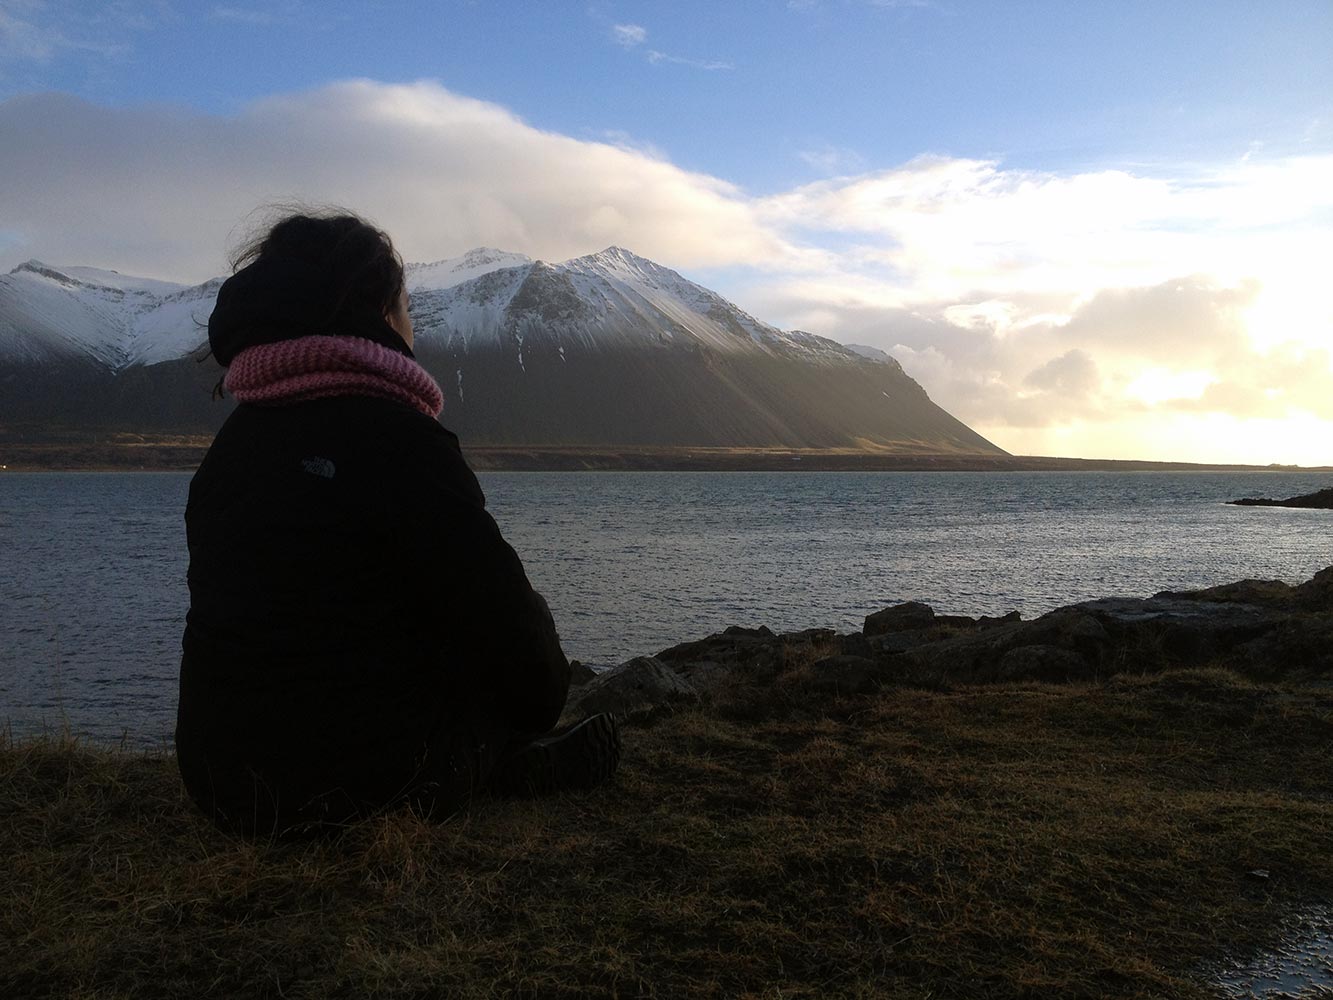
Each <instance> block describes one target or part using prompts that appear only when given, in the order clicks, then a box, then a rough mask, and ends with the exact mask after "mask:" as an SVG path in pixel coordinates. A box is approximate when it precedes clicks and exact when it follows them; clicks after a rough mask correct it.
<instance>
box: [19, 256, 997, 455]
mask: <svg viewBox="0 0 1333 1000" xmlns="http://www.w3.org/2000/svg"><path fill="white" fill-rule="evenodd" d="M221 281H222V279H220V278H219V279H214V280H211V281H208V282H205V283H203V284H200V285H189V286H187V285H178V284H173V283H170V282H163V281H155V280H152V279H145V278H133V277H127V276H125V275H121V274H118V273H117V272H115V271H104V270H97V269H95V268H83V267H64V268H57V267H51V266H48V265H45V264H42V263H41V262H38V261H29V262H28V263H26V264H22V265H20V266H19V267H17V268H15V269H14V270H13V271H12V272H10V273H9V274H7V275H3V276H0V425H3V424H11V425H12V424H15V423H24V424H28V425H34V424H40V423H42V422H50V421H60V422H64V423H66V424H70V425H78V424H87V425H90V426H108V425H117V426H119V425H124V426H125V427H126V428H127V429H128V428H130V427H144V428H146V427H148V426H152V427H154V429H168V428H170V429H180V430H187V429H188V430H196V431H197V430H205V429H211V428H213V427H216V426H217V424H218V423H220V420H221V417H222V415H223V414H224V412H225V410H226V409H227V407H219V406H217V405H213V406H209V405H208V399H207V396H206V393H205V391H204V388H205V385H206V384H207V385H208V386H211V384H212V382H214V381H216V379H217V376H218V374H219V371H218V369H217V368H216V366H215V365H213V364H212V363H211V362H209V363H208V364H207V365H202V366H201V365H200V364H198V363H197V362H196V361H194V360H192V357H194V356H198V355H199V354H200V353H201V352H199V348H200V347H202V346H203V345H204V344H205V343H206V339H207V337H206V323H207V319H208V315H209V313H210V312H211V311H212V308H213V302H214V299H215V298H216V296H217V290H218V288H219V286H220V284H221ZM407 283H408V290H409V293H410V298H411V312H412V318H413V324H414V327H415V329H416V345H415V350H416V353H417V356H418V359H419V360H420V361H421V362H422V364H423V365H425V366H426V368H427V369H428V370H430V371H431V373H432V374H433V375H434V376H435V377H436V379H437V380H438V381H439V382H440V384H441V386H442V387H443V388H444V389H445V393H446V400H447V402H446V406H445V412H444V415H443V417H442V420H443V421H444V422H445V423H446V425H448V426H449V427H451V428H452V429H453V430H455V431H456V432H458V433H459V435H460V437H461V438H462V439H463V440H464V441H465V442H471V443H475V444H481V443H492V444H502V443H503V444H589V445H592V444H596V445H631V444H660V445H672V444H682V445H713V446H749V447H756V446H758V447H762V446H787V447H863V446H867V445H871V446H894V447H902V448H910V449H911V450H915V451H929V450H940V451H975V452H995V451H998V449H995V448H994V446H993V445H991V444H990V443H989V442H988V441H985V440H984V439H983V438H981V437H979V436H978V435H976V434H975V433H973V432H972V431H971V430H970V429H968V428H967V427H965V426H964V425H963V424H961V423H959V422H958V421H957V420H955V419H954V418H953V417H951V416H949V415H948V414H947V413H945V412H944V411H943V410H941V409H939V407H937V406H935V404H934V403H932V402H930V400H929V398H928V397H927V396H926V394H925V392H924V390H922V389H921V387H920V386H919V385H917V384H916V383H915V382H914V381H912V379H910V378H909V377H908V376H907V375H906V374H905V373H904V372H903V371H902V368H901V367H900V366H899V365H898V363H897V362H896V361H894V360H893V359H892V358H891V357H889V356H888V355H887V354H884V353H883V352H873V354H872V353H871V352H872V351H873V349H866V348H849V347H845V346H843V345H842V344H839V343H836V342H835V341H833V340H829V339H827V338H824V337H819V336H816V335H814V334H810V333H805V332H802V331H782V330H779V329H777V328H776V327H774V326H771V325H770V324H768V323H765V322H763V321H762V320H759V319H756V318H755V317H753V316H751V315H749V314H748V313H746V312H744V311H743V310H741V309H740V308H738V307H737V306H736V305H734V304H733V303H731V302H728V301H727V300H726V299H724V298H722V296H720V295H718V294H717V293H716V292H713V291H710V290H709V289H707V288H704V287H703V286H701V285H698V284H695V283H694V282H692V281H689V280H688V279H686V278H684V277H682V276H681V275H680V274H678V273H677V272H675V271H673V270H671V269H669V268H666V267H663V266H662V265H660V264H656V263H654V262H653V261H650V260H647V259H646V258H643V257H639V256H637V255H636V254H633V253H631V252H630V251H628V250H625V249H622V248H620V247H609V248H607V249H606V250H603V251H601V252H600V253H594V254H589V255H587V256H584V257H578V258H575V259H573V260H568V261H565V262H563V263H558V264H548V263H545V262H543V261H539V260H533V259H531V258H529V257H526V256H524V255H522V254H515V253H508V252H505V251H501V250H494V249H490V248H480V249H477V250H473V251H470V252H469V253H467V254H464V255H463V256H462V257H457V258H452V259H449V260H441V261H435V262H433V263H424V264H409V265H407ZM73 387H77V389H74V388H73Z"/></svg>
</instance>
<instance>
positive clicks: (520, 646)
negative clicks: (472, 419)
mask: <svg viewBox="0 0 1333 1000" xmlns="http://www.w3.org/2000/svg"><path fill="white" fill-rule="evenodd" d="M437 427H438V425H437ZM438 430H439V433H438V434H432V447H431V452H432V454H431V456H430V461H429V462H427V463H426V466H425V468H421V469H419V470H418V472H419V474H420V475H421V476H422V478H423V479H424V480H425V481H424V483H423V484H422V485H423V487H424V488H423V490H422V497H421V499H422V500H423V501H424V502H423V504H422V506H421V510H422V512H423V514H424V515H425V516H424V518H423V519H422V520H421V521H420V522H419V523H420V524H421V525H422V527H421V529H420V532H419V534H420V536H421V537H420V539H419V543H420V544H422V546H423V552H422V554H423V555H424V556H426V558H427V559H428V560H430V562H431V563H432V564H433V567H434V568H433V572H432V577H433V578H434V579H435V580H436V584H435V585H434V586H432V587H428V588H427V589H428V590H429V591H433V592H434V594H435V599H436V600H437V601H443V602H445V604H446V606H445V607H443V608H440V609H439V610H440V611H441V612H443V614H442V615H441V618H442V619H443V620H444V621H446V622H447V623H448V625H447V631H448V633H449V634H448V635H444V636H441V639H442V641H443V642H444V644H445V645H446V646H447V647H448V650H449V653H450V654H454V653H455V651H456V653H457V655H458V658H459V661H460V662H457V663H455V664H453V665H451V666H448V667H446V669H463V670H469V671H475V672H476V680H477V683H478V684H479V686H480V688H481V691H480V694H481V695H482V697H484V698H485V699H486V700H488V701H490V702H491V705H492V708H493V710H494V711H495V712H496V714H498V715H499V717H500V719H501V720H502V721H503V722H505V723H507V724H508V725H510V726H512V727H513V729H515V730H516V731H518V732H523V733H542V732H546V731H547V730H549V729H550V728H551V727H552V726H554V725H555V723H556V721H557V720H558V719H559V717H560V712H561V710H562V709H563V708H564V704H565V698H566V696H567V695H568V692H569V661H568V660H567V659H566V658H565V654H564V651H563V650H562V649H561V648H560V638H559V636H558V635H557V634H556V629H555V622H554V620H553V619H552V617H551V611H550V608H549V607H548V606H547V604H546V601H545V599H544V598H543V597H542V596H541V595H540V594H538V593H537V592H536V591H535V590H533V588H532V585H531V584H530V583H529V582H528V577H527V574H526V573H525V572H524V570H523V564H522V562H521V561H520V560H519V557H518V555H517V553H515V552H514V550H513V548H512V547H511V546H510V545H509V544H508V543H507V542H506V541H505V540H504V538H503V537H502V536H501V534H500V529H499V527H498V526H497V525H496V523H495V520H494V519H493V518H492V517H491V515H490V514H489V513H488V512H487V511H486V507H485V498H484V496H483V494H482V491H481V487H480V485H479V484H478V483H477V479H476V476H475V475H473V473H472V470H471V469H470V468H468V466H467V463H466V461H464V459H463V455H462V452H461V451H460V450H459V447H458V441H457V438H455V437H454V435H453V434H451V433H449V432H448V431H445V430H444V429H443V428H438ZM429 613H430V612H429V611H428V612H427V614H429ZM449 659H451V660H452V659H454V656H453V655H450V656H449Z"/></svg>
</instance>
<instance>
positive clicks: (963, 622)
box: [930, 615, 977, 628]
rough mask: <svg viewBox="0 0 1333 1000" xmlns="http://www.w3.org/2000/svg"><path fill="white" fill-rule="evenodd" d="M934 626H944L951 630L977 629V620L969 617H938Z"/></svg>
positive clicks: (934, 621) (933, 622)
mask: <svg viewBox="0 0 1333 1000" xmlns="http://www.w3.org/2000/svg"><path fill="white" fill-rule="evenodd" d="M930 624H931V625H932V626H938V625H944V626H948V627H950V628H976V627H977V620H976V619H975V618H972V617H969V616H968V615H936V616H935V618H934V620H933V621H932V622H931V623H930Z"/></svg>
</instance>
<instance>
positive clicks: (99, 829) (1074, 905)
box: [0, 669, 1333, 998]
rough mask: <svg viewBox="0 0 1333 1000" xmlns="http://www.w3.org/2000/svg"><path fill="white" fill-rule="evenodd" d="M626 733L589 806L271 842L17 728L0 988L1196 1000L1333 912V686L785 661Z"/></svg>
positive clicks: (170, 781)
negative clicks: (1300, 911)
mask: <svg viewBox="0 0 1333 1000" xmlns="http://www.w3.org/2000/svg"><path fill="white" fill-rule="evenodd" d="M625 745H626V755H625V760H624V764H623V767H622V770H621V773H620V775H619V776H618V778H617V780H616V781H615V782H614V784H613V785H611V786H609V787H606V788H604V789H599V790H597V791H595V792H592V793H587V794H581V795H566V796H561V797H556V798H551V799H546V800H537V801H526V802H513V801H503V802H502V801H481V802H477V803H475V804H474V805H473V806H472V807H471V808H470V809H469V810H468V811H467V812H465V813H463V814H460V815H458V816H456V817H454V818H453V819H451V820H450V821H449V822H446V823H443V824H434V825H432V824H427V823H423V822H421V821H419V820H417V819H415V818H413V817H412V816H410V815H405V814H397V815H391V816H386V817H382V818H379V819H376V820H372V821H367V822H365V823H363V824H360V825H357V826H354V827H351V828H349V829H348V830H346V831H345V832H344V833H343V834H342V835H341V836H339V837H337V838H336V839H334V840H332V841H329V842H322V843H311V844H297V845H277V844H266V843H260V844H253V843H243V842H238V841H234V840H230V839H228V838H227V837H225V836H223V835H222V834H220V833H218V832H216V831H214V830H213V829H212V828H211V827H210V826H209V825H208V824H207V823H206V822H205V821H204V820H203V819H202V818H200V817H199V816H198V815H196V813H195V812H194V811H193V809H192V808H191V806H190V804H189V803H188V801H187V800H186V799H185V798H184V797H183V792H182V790H181V787H180V785H179V782H178V779H177V777H176V773H175V770H174V764H173V763H172V761H171V760H170V759H169V758H162V757H151V756H147V757H146V756H143V755H140V754H135V753H130V752H125V751H115V750H105V749H98V748H93V747H90V746H86V745H80V744H77V743H71V742H70V741H68V740H63V741H62V740H58V739H50V740H36V741H20V742H12V741H11V742H9V743H8V744H7V745H3V746H0V886H3V887H4V890H3V896H2V897H0V996H5V997H10V996H21V997H34V998H35V997H44V996H70V997H87V998H92V997H105V998H110V997H127V998H128V997H134V998H151V997H184V996H189V997H240V996H273V997H325V996H348V997H360V996H386V997H429V996H450V997H490V996H507V995H514V996H534V997H578V996H594V997H595V996H608V997H609V996H617V997H641V996H646V997H673V998H674V997H694V996H700V997H703V996H709V997H712V996H716V997H734V996H754V997H775V998H776V997H826V996H866V997H869V996H875V997H918V998H926V997H968V998H972V997H978V998H980V997H1122V996H1123V997H1138V996H1142V997H1150V996H1152V997H1156V996H1161V997H1202V996H1209V995H1211V993H1210V991H1209V989H1208V988H1207V984H1206V982H1207V977H1206V976H1205V975H1203V974H1202V973H1200V972H1199V970H1200V969H1201V968H1204V967H1205V966H1206V964H1207V963H1209V962H1215V961H1217V960H1219V959H1221V958H1222V957H1224V956H1225V955H1227V954H1234V953H1244V952H1245V951H1247V950H1248V949H1251V948H1256V947H1259V946H1262V945H1263V944H1265V943H1266V942H1270V941H1271V939H1272V937H1273V935H1274V934H1275V930H1274V926H1275V923H1276V920H1277V919H1278V918H1279V917H1280V916H1281V914H1282V913H1283V912H1285V910H1286V908H1287V907H1289V906H1291V905H1296V904H1301V903H1303V902H1310V901H1314V900H1323V901H1325V902H1327V901H1328V900H1330V899H1333V852H1330V851H1329V846H1330V831H1333V765H1330V761H1329V755H1328V751H1329V748H1330V746H1333V691H1330V690H1329V689H1327V688H1306V689H1301V688H1284V687H1280V686H1261V685H1254V684H1251V683H1249V682H1247V681H1244V680H1241V679H1240V678H1238V677H1236V676H1234V675H1231V674H1227V673H1223V672H1220V671H1192V672H1184V673H1167V674H1162V675H1159V676H1155V677H1138V678H1132V679H1127V678H1125V677H1120V678H1117V679H1115V680H1114V681H1111V682H1108V683H1105V684H1101V685H1097V686H1082V687H1074V686H1042V685H1029V686H1021V687H1016V686H976V687H958V688H956V689H953V690H947V689H942V690H921V689H914V688H907V687H887V688H884V689H882V690H881V691H879V692H877V693H875V694H872V695H866V696H860V697H854V698H848V697H840V696H838V695H835V694H834V695H831V694H822V695H821V694H817V693H816V692H814V691H813V690H811V689H808V688H807V687H806V686H805V685H804V677H803V675H802V673H801V671H800V670H799V669H798V670H795V671H792V672H791V673H790V674H789V675H788V676H786V677H785V678H779V682H778V683H775V684H773V685H771V686H770V687H768V688H766V689H764V691H763V693H762V696H760V695H758V694H756V692H754V691H750V692H749V693H748V696H743V694H742V692H740V691H739V690H738V691H737V692H735V693H734V694H733V696H731V697H719V698H718V699H717V700H715V701H714V702H712V703H711V704H708V705H705V706H701V707H694V708H690V709H688V710H681V711H677V712H674V713H659V714H658V715H656V716H655V717H652V718H649V719H647V720H645V721H643V722H641V723H640V724H638V725H637V726H634V727H631V728H628V729H627V730H626V734H625ZM1258 871H1263V872H1265V873H1267V877H1263V876H1261V875H1255V874H1251V873H1253V872H1258Z"/></svg>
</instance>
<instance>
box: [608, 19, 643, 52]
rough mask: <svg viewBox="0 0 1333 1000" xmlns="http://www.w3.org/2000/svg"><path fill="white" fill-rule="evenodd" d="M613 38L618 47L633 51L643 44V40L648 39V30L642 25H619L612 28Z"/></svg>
mask: <svg viewBox="0 0 1333 1000" xmlns="http://www.w3.org/2000/svg"><path fill="white" fill-rule="evenodd" d="M611 37H612V38H613V39H615V42H616V44H617V45H623V46H624V47H625V48H627V49H632V48H634V46H636V45H642V44H643V40H644V39H645V38H647V37H648V29H646V28H645V27H644V26H643V25H641V24H617V25H613V26H612V28H611Z"/></svg>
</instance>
